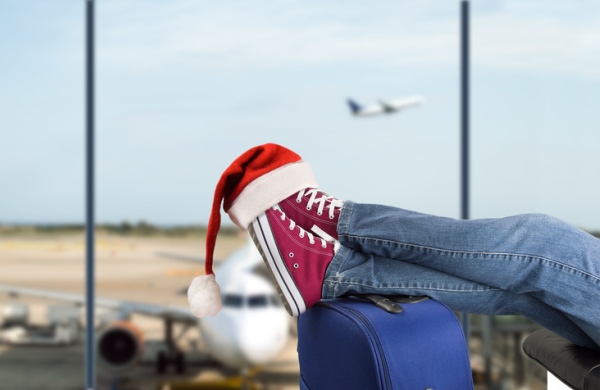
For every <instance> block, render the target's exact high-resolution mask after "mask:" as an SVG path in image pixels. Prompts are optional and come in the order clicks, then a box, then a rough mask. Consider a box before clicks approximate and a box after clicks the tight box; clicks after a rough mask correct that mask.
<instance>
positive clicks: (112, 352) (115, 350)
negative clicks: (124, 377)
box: [97, 321, 144, 375]
mask: <svg viewBox="0 0 600 390" xmlns="http://www.w3.org/2000/svg"><path fill="white" fill-rule="evenodd" d="M143 349H144V340H143V335H142V332H141V331H140V330H139V329H138V328H137V327H135V326H134V325H133V324H132V323H131V322H128V321H118V322H113V323H111V324H109V325H108V326H106V327H105V328H104V329H102V330H101V331H100V332H99V334H98V338H97V353H98V364H99V366H100V367H102V368H104V369H105V370H107V371H109V372H110V373H111V374H113V375H118V374H121V373H123V372H125V371H127V370H129V369H130V368H132V367H134V366H135V365H136V364H137V363H138V362H139V361H140V360H141V358H142V354H143Z"/></svg>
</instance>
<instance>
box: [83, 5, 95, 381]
mask: <svg viewBox="0 0 600 390" xmlns="http://www.w3.org/2000/svg"><path fill="white" fill-rule="evenodd" d="M85 43H86V119H85V122H86V222H85V227H86V229H85V230H86V280H85V291H86V301H85V308H86V321H85V325H86V326H85V328H86V338H85V341H86V345H85V353H86V356H85V387H86V389H87V390H93V389H94V387H95V379H96V375H95V366H96V364H95V357H96V352H95V335H94V307H95V300H94V287H95V276H94V227H95V222H94V0H86V42H85Z"/></svg>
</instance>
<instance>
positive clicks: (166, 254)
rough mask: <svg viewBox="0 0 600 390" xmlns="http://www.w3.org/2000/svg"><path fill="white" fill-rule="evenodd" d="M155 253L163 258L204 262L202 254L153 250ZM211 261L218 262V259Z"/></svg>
mask: <svg viewBox="0 0 600 390" xmlns="http://www.w3.org/2000/svg"><path fill="white" fill-rule="evenodd" d="M155 255H156V256H158V257H163V258H165V259H174V260H183V261H190V262H192V263H204V261H205V258H204V257H202V256H194V255H184V254H181V253H170V252H155ZM213 262H214V263H219V262H220V260H218V259H214V260H213Z"/></svg>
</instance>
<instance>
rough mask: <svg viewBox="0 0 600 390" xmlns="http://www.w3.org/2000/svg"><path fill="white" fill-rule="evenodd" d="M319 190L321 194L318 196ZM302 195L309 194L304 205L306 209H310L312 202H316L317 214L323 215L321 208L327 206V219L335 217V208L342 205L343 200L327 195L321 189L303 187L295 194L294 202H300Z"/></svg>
mask: <svg viewBox="0 0 600 390" xmlns="http://www.w3.org/2000/svg"><path fill="white" fill-rule="evenodd" d="M319 192H320V193H321V196H320V197H319V198H317V197H318V196H319ZM303 196H310V198H309V199H308V204H307V205H306V209H307V210H310V209H312V206H313V204H318V208H317V214H318V215H323V209H324V208H325V207H327V209H328V210H329V219H334V218H335V209H339V208H341V207H342V206H343V205H344V202H343V201H341V200H339V199H337V198H334V197H333V196H329V195H328V194H326V193H325V192H323V191H319V190H318V189H316V188H310V189H304V190H301V191H300V192H298V196H296V202H298V203H300V202H301V201H302V197H303Z"/></svg>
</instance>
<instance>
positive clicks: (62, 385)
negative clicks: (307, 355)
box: [0, 234, 299, 390]
mask: <svg viewBox="0 0 600 390" xmlns="http://www.w3.org/2000/svg"><path fill="white" fill-rule="evenodd" d="M244 243H245V236H240V237H231V236H226V237H219V239H218V244H217V248H216V251H215V257H216V258H225V257H226V256H227V255H228V254H229V253H231V252H232V251H233V250H235V249H237V248H238V247H240V246H242V245H243V244H244ZM160 252H163V253H164V252H168V253H179V254H183V255H191V256H198V257H202V256H203V255H204V241H203V240H202V239H201V238H197V237H190V238H169V237H158V238H154V237H122V236H111V235H108V234H98V235H97V244H96V296H97V297H102V298H113V299H123V300H130V301H138V302H146V303H152V304H159V305H170V306H180V307H186V308H187V307H188V302H187V297H186V296H185V295H184V294H181V293H179V294H178V292H181V291H182V290H183V291H185V289H187V286H188V285H189V283H190V281H191V279H192V278H193V276H194V275H196V274H200V273H202V272H203V265H202V264H195V263H191V262H186V261H181V260H171V259H165V258H163V257H160V256H158V255H157V253H160ZM84 264H85V261H84V236H83V234H71V235H58V234H52V235H41V234H30V235H18V236H10V235H3V236H2V237H0V267H1V268H0V269H2V273H1V274H0V283H2V284H8V285H17V286H21V287H29V288H37V289H48V290H55V291H61V292H68V293H74V294H84V291H85V290H84V280H85V275H84V272H85V265H84ZM15 302H18V303H26V304H28V305H29V322H30V323H32V324H36V325H43V324H44V323H45V322H46V308H47V306H48V305H55V304H58V303H57V302H53V301H49V300H44V299H37V298H26V297H20V298H13V297H9V296H7V295H0V305H1V306H2V307H4V306H5V305H6V304H9V303H15ZM63 304H64V303H63ZM84 318H85V317H84V315H83V313H82V315H81V320H82V321H83V319H84ZM132 320H133V322H134V323H135V324H136V325H137V326H138V327H139V328H140V329H141V330H142V331H143V333H144V337H145V341H146V348H145V350H144V355H143V361H142V364H141V365H140V366H139V367H137V368H135V369H134V370H132V371H131V372H129V373H128V374H127V376H126V378H124V379H123V380H121V381H120V382H119V387H118V388H119V389H122V390H129V389H131V390H133V389H135V390H138V389H139V390H146V389H152V390H155V389H157V388H160V387H161V385H162V384H164V383H167V382H169V381H173V380H182V379H189V380H195V381H205V380H214V379H215V378H219V377H223V375H227V374H231V373H226V372H223V371H222V370H219V369H216V368H214V367H203V362H205V361H206V353H205V351H203V344H202V341H201V340H199V339H198V337H199V334H198V332H197V330H196V329H191V330H189V331H188V332H187V333H186V334H185V335H184V336H183V337H182V338H181V340H180V341H179V343H178V345H179V347H180V348H181V349H182V350H184V351H185V352H186V357H187V361H188V365H187V369H186V374H184V375H176V374H175V373H173V372H171V371H172V367H170V368H169V370H170V371H168V372H167V373H166V374H164V375H157V374H155V370H154V359H155V356H156V351H157V350H158V349H160V348H162V347H163V344H162V342H161V340H162V338H163V323H162V321H161V320H159V319H154V318H148V317H143V316H134V317H133V318H132ZM175 334H178V329H177V328H176V330H175ZM82 337H83V334H82ZM83 348H84V342H83V340H82V339H80V340H79V341H78V342H76V343H75V344H73V345H69V346H46V347H43V346H10V345H6V344H4V345H2V344H0V390H4V389H6V390H29V389H31V390H34V389H35V390H38V389H42V388H43V389H48V390H52V389H56V390H70V389H81V388H82V386H83V384H84V368H85V363H84V362H83V358H84V356H85V355H84V351H83ZM256 378H258V379H259V380H260V382H262V383H267V387H268V388H270V389H297V388H298V378H299V368H298V363H297V355H296V339H292V340H291V342H290V343H289V345H288V346H287V347H286V348H285V350H284V351H283V353H282V354H281V356H280V357H279V358H278V359H276V361H275V362H273V364H270V365H268V366H267V367H265V368H264V370H263V371H261V372H260V374H257V376H256ZM112 385H113V383H111V380H110V379H109V378H107V377H105V376H103V374H102V372H100V371H99V372H98V381H97V389H99V390H103V389H111V388H112V387H111V386H112Z"/></svg>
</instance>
